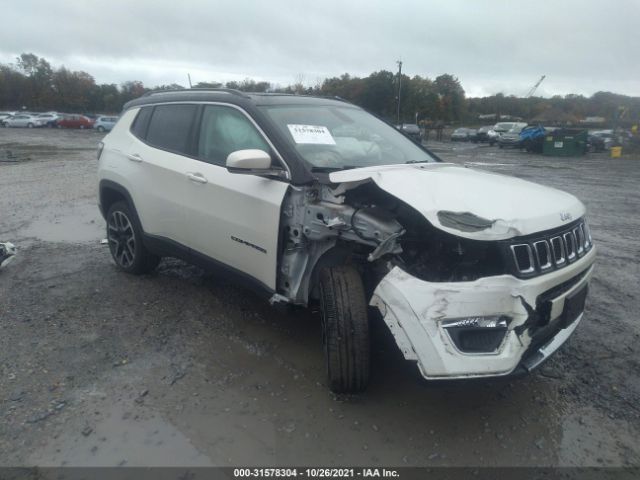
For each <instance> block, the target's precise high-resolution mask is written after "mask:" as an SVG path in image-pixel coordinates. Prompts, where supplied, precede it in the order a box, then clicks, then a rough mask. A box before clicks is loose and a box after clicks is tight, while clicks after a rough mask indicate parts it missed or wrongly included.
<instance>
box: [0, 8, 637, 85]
mask: <svg viewBox="0 0 640 480" xmlns="http://www.w3.org/2000/svg"><path fill="white" fill-rule="evenodd" d="M0 11H1V12H2V15H1V16H0V18H1V20H0V24H1V28H0V62H1V63H13V62H14V61H15V57H16V56H17V55H18V54H20V53H22V52H32V53H35V54H36V55H38V56H42V57H44V58H46V59H47V60H49V61H50V62H51V63H52V64H53V66H55V67H57V66H60V65H65V66H66V67H67V68H70V69H73V70H84V71H87V72H89V73H90V74H92V75H93V76H94V77H95V79H96V81H97V82H98V83H121V82H123V81H125V80H134V79H135V80H142V81H143V82H144V83H145V85H147V86H154V85H158V84H169V83H179V84H181V85H185V86H187V85H188V83H187V73H191V78H192V80H193V82H194V83H196V82H199V81H214V80H216V81H222V82H224V81H228V80H242V79H244V78H247V77H250V78H254V79H256V80H266V81H269V82H272V83H277V84H280V85H283V86H284V85H287V84H290V83H293V82H294V81H295V80H296V79H297V78H298V77H299V75H304V81H305V83H306V84H310V85H314V84H316V83H317V81H318V80H319V79H323V78H325V77H328V76H336V75H340V74H342V73H344V72H348V73H350V74H352V75H357V76H366V75H368V74H369V73H371V72H372V71H377V70H382V69H386V70H392V71H395V70H396V68H397V67H396V63H395V62H396V60H402V61H403V71H404V72H405V73H407V74H408V75H410V76H413V75H421V76H427V77H430V78H435V77H436V76H437V75H440V74H442V73H451V74H454V75H456V76H457V77H458V78H459V79H460V81H461V82H462V86H463V87H464V89H465V91H466V92H467V96H481V95H489V94H493V93H497V92H503V93H505V94H507V95H508V94H514V95H517V96H522V95H524V94H525V93H526V92H527V91H528V90H529V88H531V86H533V84H534V83H535V82H536V81H537V80H538V78H539V77H540V76H541V75H546V76H547V78H546V79H545V81H544V82H543V84H542V85H541V87H540V88H539V90H538V94H540V95H544V96H548V95H553V94H567V93H581V94H585V95H591V94H592V93H594V92H596V91H599V90H609V91H614V92H618V93H625V94H629V95H635V96H640V61H639V59H640V28H639V27H638V25H639V23H640V0H609V1H605V0H575V1H574V0H566V1H565V0H555V1H551V0H534V1H524V0H523V1H514V0H485V1H480V0H440V1H428V0H417V1H409V0H407V1H400V0H396V1H393V0H386V1H379V0H366V1H360V0H358V1H349V0H314V1H308V0H297V1H289V0H268V1H260V0H253V1H248V0H232V1H216V0H209V1H205V0H201V1H188V0H177V1H173V2H168V1H163V0H160V1H151V0H127V1H120V0H106V1H100V2H93V1H84V0H76V1H64V0H55V1H30V0H20V1H17V0H0Z"/></svg>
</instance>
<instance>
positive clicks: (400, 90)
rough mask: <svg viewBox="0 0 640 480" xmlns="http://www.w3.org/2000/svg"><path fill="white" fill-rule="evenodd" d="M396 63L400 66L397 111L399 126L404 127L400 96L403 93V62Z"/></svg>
mask: <svg viewBox="0 0 640 480" xmlns="http://www.w3.org/2000/svg"><path fill="white" fill-rule="evenodd" d="M396 63H397V64H398V111H397V117H398V122H397V124H398V125H402V124H401V123H400V94H401V93H402V61H400V60H398V61H396Z"/></svg>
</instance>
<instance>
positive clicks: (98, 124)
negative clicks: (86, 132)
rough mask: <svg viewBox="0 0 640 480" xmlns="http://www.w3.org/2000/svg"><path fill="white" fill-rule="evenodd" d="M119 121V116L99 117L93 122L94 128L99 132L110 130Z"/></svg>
mask: <svg viewBox="0 0 640 480" xmlns="http://www.w3.org/2000/svg"><path fill="white" fill-rule="evenodd" d="M117 121H118V117H104V116H103V117H98V118H97V119H96V121H95V123H94V124H93V128H95V129H96V130H97V131H99V132H110V131H111V129H112V128H113V126H114V125H115V124H116V122H117Z"/></svg>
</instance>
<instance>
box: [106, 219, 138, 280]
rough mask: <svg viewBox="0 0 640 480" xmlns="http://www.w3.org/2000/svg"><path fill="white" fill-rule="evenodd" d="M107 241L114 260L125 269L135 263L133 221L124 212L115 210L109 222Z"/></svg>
mask: <svg viewBox="0 0 640 480" xmlns="http://www.w3.org/2000/svg"><path fill="white" fill-rule="evenodd" d="M107 240H108V242H109V249H110V250H111V255H112V256H113V258H114V260H115V261H116V262H118V265H120V266H121V267H123V268H128V267H130V266H131V265H133V262H134V261H135V249H136V238H135V233H134V231H133V226H132V225H131V221H130V220H129V219H128V218H127V216H126V215H125V214H124V212H121V211H119V210H115V211H114V212H112V213H111V216H110V217H109V221H108V222H107Z"/></svg>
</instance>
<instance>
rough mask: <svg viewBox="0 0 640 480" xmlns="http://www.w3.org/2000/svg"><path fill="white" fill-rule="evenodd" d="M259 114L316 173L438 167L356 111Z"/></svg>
mask: <svg viewBox="0 0 640 480" xmlns="http://www.w3.org/2000/svg"><path fill="white" fill-rule="evenodd" d="M261 108H262V110H263V111H264V112H265V113H266V114H267V116H269V118H271V120H272V121H273V122H274V123H275V124H276V126H277V128H278V129H279V130H280V132H281V133H282V135H283V136H284V137H285V138H286V139H287V140H288V141H289V142H290V143H291V145H292V146H293V147H294V148H295V149H296V151H297V152H298V153H299V154H300V156H301V157H302V158H303V159H304V160H305V161H307V162H308V163H309V164H310V165H311V166H312V167H315V169H316V170H320V169H343V168H360V167H370V166H376V165H393V164H400V163H419V162H435V161H436V160H435V159H434V158H433V157H432V156H430V155H429V154H428V153H427V152H426V151H424V150H422V149H421V148H420V147H418V146H417V145H416V144H414V143H413V142H412V141H411V140H409V139H408V138H407V137H405V136H404V135H403V134H402V133H400V132H398V131H397V130H396V129H395V128H393V127H391V126H390V125H387V124H386V123H384V122H383V121H381V120H379V119H378V118H376V117H374V116H373V115H371V114H369V113H367V112H365V111H364V110H361V109H359V108H356V107H351V106H348V105H345V106H335V105H287V106H265V107H261Z"/></svg>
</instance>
